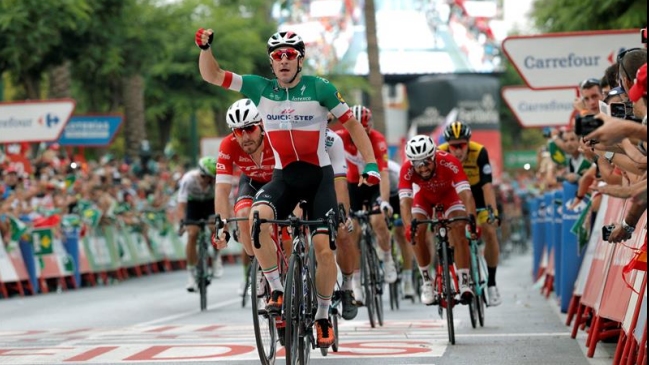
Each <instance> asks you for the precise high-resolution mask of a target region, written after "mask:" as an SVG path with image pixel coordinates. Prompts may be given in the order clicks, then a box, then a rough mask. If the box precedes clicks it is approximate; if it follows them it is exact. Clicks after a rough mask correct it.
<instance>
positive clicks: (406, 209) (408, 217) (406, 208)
mask: <svg viewBox="0 0 649 365" xmlns="http://www.w3.org/2000/svg"><path fill="white" fill-rule="evenodd" d="M399 206H400V209H401V218H402V219H403V224H404V225H406V226H407V225H409V224H410V222H412V212H411V210H410V209H412V198H400V199H399Z"/></svg>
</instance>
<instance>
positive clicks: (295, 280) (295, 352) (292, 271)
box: [252, 201, 337, 365]
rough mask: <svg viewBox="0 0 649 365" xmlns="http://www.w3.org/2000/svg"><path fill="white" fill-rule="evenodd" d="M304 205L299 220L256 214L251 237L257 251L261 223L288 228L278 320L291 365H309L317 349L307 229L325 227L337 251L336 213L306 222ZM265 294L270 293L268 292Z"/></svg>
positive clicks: (313, 284) (314, 302) (313, 279)
mask: <svg viewBox="0 0 649 365" xmlns="http://www.w3.org/2000/svg"><path fill="white" fill-rule="evenodd" d="M305 204H306V202H305V201H301V202H300V208H302V212H303V215H302V218H298V217H296V216H293V215H291V216H289V218H288V219H284V220H276V219H262V218H260V217H259V212H256V211H255V212H254V213H253V224H252V237H253V243H254V245H255V247H256V248H259V247H260V242H259V232H260V230H261V225H262V224H264V223H271V224H275V225H277V226H286V227H289V229H290V235H291V237H292V242H293V244H292V252H291V255H290V258H289V260H288V270H287V271H286V277H285V281H284V301H283V308H282V313H283V315H282V316H281V317H282V320H283V322H284V325H285V328H284V347H285V349H286V363H287V364H290V365H295V364H308V363H309V359H310V356H311V349H314V348H316V342H315V339H314V336H313V326H314V324H315V319H314V317H315V313H316V311H317V306H318V304H317V297H316V289H315V288H316V287H315V272H312V271H311V270H313V268H314V266H313V265H312V263H311V261H312V260H314V259H315V255H310V254H309V246H310V245H309V242H308V241H307V237H308V232H307V228H308V227H309V226H316V225H322V224H323V223H325V224H326V225H327V226H328V228H329V246H330V248H331V249H332V250H335V249H336V227H337V224H336V223H337V220H336V214H335V212H334V211H333V210H331V211H329V212H328V213H327V215H326V219H317V220H307V219H306V216H305V209H304V208H305ZM278 251H280V250H278ZM255 281H256V280H255ZM267 291H268V292H270V290H267ZM253 317H254V316H253ZM262 360H263V359H262Z"/></svg>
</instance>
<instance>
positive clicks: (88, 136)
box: [58, 115, 123, 146]
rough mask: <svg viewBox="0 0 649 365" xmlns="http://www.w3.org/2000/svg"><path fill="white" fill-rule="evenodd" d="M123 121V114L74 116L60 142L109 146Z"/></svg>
mask: <svg viewBox="0 0 649 365" xmlns="http://www.w3.org/2000/svg"><path fill="white" fill-rule="evenodd" d="M122 121H123V118H122V116H121V115H98V116H74V117H72V118H70V121H69V122H68V124H67V125H66V127H65V129H64V130H63V134H62V135H61V138H59V141H58V143H59V144H60V145H62V146H108V145H110V144H111V142H112V141H113V138H114V137H115V134H117V131H118V130H119V128H120V126H121V125H122Z"/></svg>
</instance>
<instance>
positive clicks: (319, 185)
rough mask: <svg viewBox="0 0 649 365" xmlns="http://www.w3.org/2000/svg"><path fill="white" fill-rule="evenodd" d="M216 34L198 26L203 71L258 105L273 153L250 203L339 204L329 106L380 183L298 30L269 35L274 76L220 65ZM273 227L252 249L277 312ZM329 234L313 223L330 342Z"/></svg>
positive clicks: (321, 312) (266, 206) (278, 214)
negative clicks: (329, 149) (315, 71)
mask: <svg viewBox="0 0 649 365" xmlns="http://www.w3.org/2000/svg"><path fill="white" fill-rule="evenodd" d="M212 38H213V31H212V30H204V29H202V28H201V29H199V30H198V31H197V32H196V38H195V42H196V44H197V45H198V46H199V47H200V48H201V49H202V51H201V53H200V57H199V69H200V72H201V76H202V77H203V79H204V80H206V81H207V82H210V83H212V84H215V85H217V86H221V87H223V88H226V89H230V90H233V91H239V92H241V93H242V94H244V95H245V96H246V97H248V98H250V99H251V100H252V101H253V102H254V103H255V104H256V105H257V109H258V110H259V113H260V114H261V117H262V120H263V126H264V130H265V132H266V134H267V136H268V142H269V144H270V145H271V147H272V149H273V152H274V154H275V170H274V172H273V177H272V179H271V181H270V182H269V183H268V184H266V185H265V186H264V187H263V188H262V189H261V190H259V192H258V193H257V195H256V196H255V199H254V202H253V206H252V208H251V210H252V211H258V212H259V216H260V218H262V219H284V218H286V217H287V216H288V215H289V214H290V213H291V212H292V211H293V209H294V208H295V206H296V205H297V203H298V202H299V201H300V200H302V199H304V200H306V201H307V206H306V209H307V216H308V217H309V219H324V218H325V217H326V214H327V212H329V211H334V212H335V211H336V196H335V190H334V173H333V169H332V167H331V162H330V159H329V156H328V155H327V153H326V152H325V130H326V128H327V113H328V112H329V111H331V113H332V114H333V115H334V116H335V117H336V118H338V119H339V120H340V122H341V123H343V126H344V127H345V128H346V129H348V130H349V131H350V133H351V135H352V137H353V138H354V141H355V142H356V145H357V146H359V150H360V151H361V153H362V155H363V157H364V158H365V161H366V163H367V164H366V168H365V170H364V171H363V172H364V174H365V176H367V178H366V179H362V180H361V183H367V184H370V185H374V184H378V183H379V182H380V175H379V172H378V168H377V165H376V160H375V159H374V156H373V154H372V146H371V145H370V141H369V138H368V137H367V134H366V133H365V131H364V130H363V127H362V126H361V125H360V123H359V122H358V121H357V120H356V119H355V118H354V116H353V114H352V113H351V110H350V109H349V107H348V106H347V104H346V103H345V102H344V100H343V99H342V97H341V95H340V93H338V91H337V90H336V88H335V87H334V86H333V85H332V84H331V83H330V82H329V81H327V80H325V79H322V78H319V77H313V76H302V75H301V74H300V71H301V70H302V65H303V63H304V55H305V46H304V42H303V41H302V38H301V37H300V36H298V35H297V34H295V33H293V32H279V33H275V34H274V35H272V36H271V37H270V39H269V40H268V44H267V46H268V47H267V51H268V56H269V58H270V65H271V68H272V71H273V73H274V74H275V76H276V79H273V80H269V79H266V78H263V77H260V76H256V75H244V76H241V75H238V74H235V73H232V72H229V71H225V70H223V69H221V67H220V66H219V64H218V63H217V61H216V59H215V58H214V56H213V54H212V52H210V51H209V47H210V43H211V41H212ZM251 219H252V217H251ZM271 230H272V228H271V226H270V225H269V224H264V225H262V227H261V233H260V235H259V240H260V244H261V247H260V248H259V249H257V248H254V247H253V248H254V251H255V256H256V258H257V260H258V261H259V263H260V266H261V267H262V270H263V272H264V276H265V277H266V279H267V280H268V283H269V285H270V288H271V290H272V292H271V300H270V301H269V302H268V303H267V306H266V308H267V310H268V311H269V313H272V314H273V315H279V314H280V312H281V308H282V301H283V295H284V286H283V283H282V282H281V279H280V276H279V271H278V262H277V256H276V253H275V244H274V243H273V241H272V237H271ZM328 233H329V232H328V227H327V226H326V224H323V225H322V226H320V227H316V228H315V229H314V230H312V244H313V246H314V249H315V255H316V260H317V262H318V266H317V269H316V273H315V277H316V292H317V297H318V310H317V312H316V315H315V319H316V325H315V327H316V332H317V345H318V346H319V347H329V346H331V344H332V343H333V341H334V334H333V331H332V328H331V323H330V321H329V319H328V312H329V306H330V304H331V296H332V294H333V289H334V285H335V283H336V262H335V259H334V254H333V251H331V250H330V248H329V239H328Z"/></svg>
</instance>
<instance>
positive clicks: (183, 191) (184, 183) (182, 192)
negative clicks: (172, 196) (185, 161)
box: [178, 174, 189, 203]
mask: <svg viewBox="0 0 649 365" xmlns="http://www.w3.org/2000/svg"><path fill="white" fill-rule="evenodd" d="M188 177H189V175H187V174H185V176H183V177H182V179H180V184H179V185H180V186H179V187H178V203H187V200H188V199H189V189H188V187H189V178H188Z"/></svg>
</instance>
